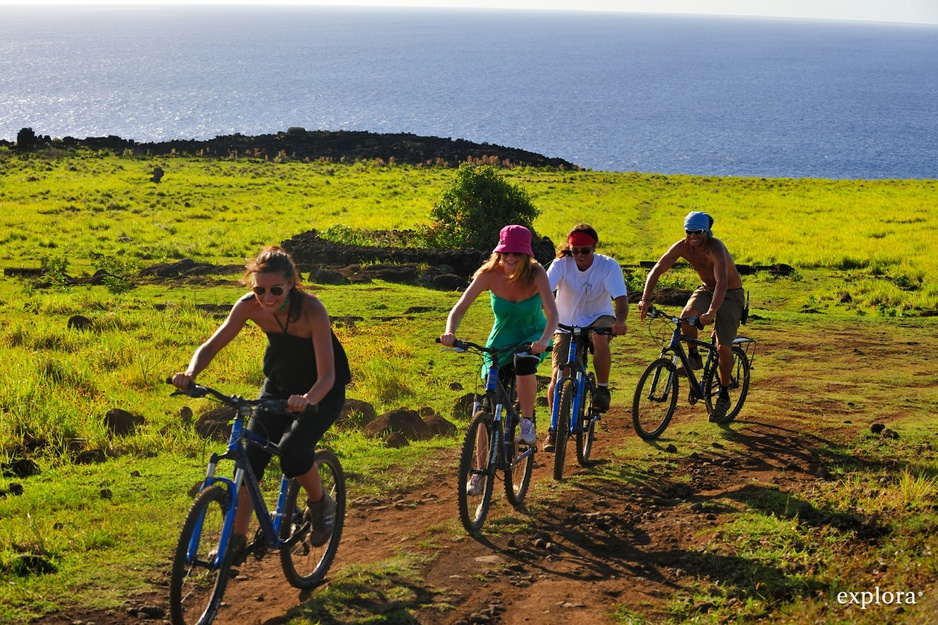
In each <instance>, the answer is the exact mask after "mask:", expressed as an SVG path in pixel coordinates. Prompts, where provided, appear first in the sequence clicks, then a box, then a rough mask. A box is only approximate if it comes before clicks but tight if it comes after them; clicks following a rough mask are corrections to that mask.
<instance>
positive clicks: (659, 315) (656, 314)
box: [647, 306, 704, 330]
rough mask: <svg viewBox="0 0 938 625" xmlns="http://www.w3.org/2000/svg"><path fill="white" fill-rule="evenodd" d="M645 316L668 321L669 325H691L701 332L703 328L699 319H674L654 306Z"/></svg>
mask: <svg viewBox="0 0 938 625" xmlns="http://www.w3.org/2000/svg"><path fill="white" fill-rule="evenodd" d="M647 315H648V316H649V317H651V318H652V319H659V318H664V319H667V320H669V321H670V322H671V323H675V324H677V323H686V324H688V325H692V326H694V327H695V328H697V329H698V330H703V329H704V326H703V324H702V323H700V317H675V316H674V315H669V314H668V313H666V312H664V311H661V310H658V309H657V308H655V307H654V306H652V307H651V309H650V310H649V311H648V313H647Z"/></svg>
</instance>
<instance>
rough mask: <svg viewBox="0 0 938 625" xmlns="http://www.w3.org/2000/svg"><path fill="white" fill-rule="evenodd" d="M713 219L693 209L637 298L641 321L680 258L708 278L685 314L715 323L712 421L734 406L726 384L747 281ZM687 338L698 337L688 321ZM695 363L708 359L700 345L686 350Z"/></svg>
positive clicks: (699, 364)
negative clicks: (716, 383)
mask: <svg viewBox="0 0 938 625" xmlns="http://www.w3.org/2000/svg"><path fill="white" fill-rule="evenodd" d="M711 226H713V217H711V216H710V215H708V214H707V213H701V212H691V213H688V215H687V217H685V218H684V234H685V236H684V238H683V239H681V240H680V241H678V242H677V243H675V244H674V245H672V246H671V248H670V249H669V250H668V251H667V252H665V253H664V256H662V257H661V258H660V259H659V260H658V262H657V263H656V264H655V266H654V267H653V268H652V270H651V272H650V273H649V274H648V278H647V279H646V280H645V289H644V290H643V291H642V299H641V300H639V302H638V311H639V315H640V317H641V318H642V319H645V315H646V314H647V313H648V311H649V310H650V309H651V305H652V302H651V294H652V292H653V291H654V290H655V285H656V284H658V279H659V278H660V277H661V276H662V274H664V273H665V272H666V271H667V270H668V269H670V268H671V267H672V266H673V265H674V263H675V262H677V260H678V259H679V258H683V259H684V260H686V261H687V262H689V263H690V266H691V267H693V268H694V270H695V271H696V272H697V275H699V276H700V279H701V280H702V281H703V284H702V285H700V286H699V287H698V288H697V290H695V291H694V293H693V294H692V295H691V296H690V299H689V300H688V302H687V305H686V306H685V307H684V311H683V312H682V313H681V316H682V317H697V318H698V319H699V321H700V324H701V325H703V326H707V325H710V324H711V323H715V324H716V337H717V349H718V352H719V354H720V385H721V388H720V396H719V398H718V399H717V402H716V405H714V407H713V408H714V410H713V412H714V414H712V415H711V416H710V418H711V420H714V419H720V418H722V417H723V416H724V415H725V414H726V411H727V410H728V409H729V407H730V399H729V393H728V389H727V386H728V385H729V383H730V375H731V373H732V370H733V339H735V338H736V332H737V330H738V329H739V322H740V320H741V319H742V316H743V308H744V307H745V299H746V297H745V293H744V292H743V281H742V279H741V278H740V277H739V271H737V269H736V264H735V263H734V262H733V257H732V256H731V255H730V253H729V251H728V250H727V249H726V246H725V245H723V242H722V241H720V240H719V239H715V238H713V232H711V231H710V228H711ZM681 332H682V333H683V334H684V336H688V337H691V338H697V328H695V327H693V326H690V325H688V324H686V323H685V324H683V325H682V327H681ZM687 355H688V360H689V361H690V364H691V367H692V368H694V369H700V368H701V367H702V366H703V363H702V361H701V358H700V353H699V352H698V351H697V348H695V347H693V346H691V347H690V348H689V349H688V350H687Z"/></svg>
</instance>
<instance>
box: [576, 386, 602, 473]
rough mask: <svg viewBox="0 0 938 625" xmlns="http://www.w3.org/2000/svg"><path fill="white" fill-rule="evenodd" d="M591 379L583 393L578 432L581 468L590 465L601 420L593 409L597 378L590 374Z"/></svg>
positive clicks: (577, 444) (578, 454)
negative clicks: (594, 440) (591, 453)
mask: <svg viewBox="0 0 938 625" xmlns="http://www.w3.org/2000/svg"><path fill="white" fill-rule="evenodd" d="M589 379H590V382H589V384H587V385H586V391H585V392H584V393H583V405H582V406H581V413H582V414H581V415H580V427H578V428H577V431H576V459H577V462H579V463H580V466H581V467H586V466H588V465H589V461H590V452H591V451H592V450H593V439H594V437H595V436H596V421H597V420H598V419H599V413H598V412H596V410H594V409H593V389H594V387H593V384H594V383H595V378H594V376H593V374H592V373H590V374H589Z"/></svg>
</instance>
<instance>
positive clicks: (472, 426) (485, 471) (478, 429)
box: [457, 410, 501, 534]
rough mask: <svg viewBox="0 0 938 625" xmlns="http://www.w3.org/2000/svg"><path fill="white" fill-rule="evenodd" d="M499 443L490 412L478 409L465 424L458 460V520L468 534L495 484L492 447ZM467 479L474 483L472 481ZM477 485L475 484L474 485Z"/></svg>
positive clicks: (479, 521) (482, 515) (476, 525)
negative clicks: (467, 423) (460, 453)
mask: <svg viewBox="0 0 938 625" xmlns="http://www.w3.org/2000/svg"><path fill="white" fill-rule="evenodd" d="M499 445H501V432H500V431H499V430H497V429H496V428H495V427H494V424H493V422H492V415H491V414H489V413H488V412H485V411H481V410H480V411H479V412H477V413H476V414H475V416H473V418H472V421H470V423H469V431H468V432H466V438H465V440H464V441H463V446H462V455H461V456H460V459H459V476H458V480H459V484H458V486H457V495H458V500H459V520H460V521H461V522H462V525H463V527H465V528H466V531H467V532H469V533H470V534H473V533H475V532H478V531H479V530H480V529H482V524H483V523H485V517H486V515H487V514H488V512H489V505H491V503H492V488H493V486H494V484H495V466H494V465H493V464H492V461H493V459H494V458H495V457H497V456H496V453H495V450H497V449H498V447H499ZM470 480H472V481H473V482H478V484H475V483H474V484H472V487H473V488H470V483H469V482H470ZM476 486H478V487H476Z"/></svg>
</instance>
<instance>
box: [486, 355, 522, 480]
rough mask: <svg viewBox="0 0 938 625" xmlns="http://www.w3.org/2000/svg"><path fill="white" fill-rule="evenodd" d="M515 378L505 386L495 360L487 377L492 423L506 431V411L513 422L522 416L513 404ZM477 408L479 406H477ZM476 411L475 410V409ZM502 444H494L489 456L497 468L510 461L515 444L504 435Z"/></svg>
mask: <svg viewBox="0 0 938 625" xmlns="http://www.w3.org/2000/svg"><path fill="white" fill-rule="evenodd" d="M513 384H514V380H512V382H511V384H510V385H509V388H505V385H504V384H502V381H501V377H500V376H499V367H498V364H497V363H496V362H495V361H494V360H493V361H492V365H491V366H490V367H489V370H488V373H487V374H486V377H485V397H486V398H488V400H489V402H490V405H491V409H492V423H493V425H494V427H496V428H498V429H499V430H501V431H502V433H503V434H504V432H506V431H507V430H508V428H506V427H504V425H505V420H504V419H503V418H502V415H503V414H504V413H507V416H508V418H509V419H511V420H512V422H517V421H518V420H519V419H520V418H521V416H520V415H519V414H518V413H517V412H516V411H515V408H514V406H513V405H512V401H511V399H512V393H511V386H513ZM475 408H476V409H477V408H478V406H476V407H475ZM473 412H475V410H473ZM501 439H502V446H501V449H495V448H494V445H493V446H492V449H491V450H490V453H491V456H490V457H489V466H492V467H496V468H499V469H501V468H504V467H505V464H506V463H507V462H508V458H509V457H510V456H511V453H510V445H512V444H514V441H509V440H507V439H508V437H507V436H502V437H501ZM533 453H534V450H533V449H529V450H528V451H526V452H525V453H524V454H522V455H521V456H519V458H524V457H527V456H528V455H530V454H533Z"/></svg>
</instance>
